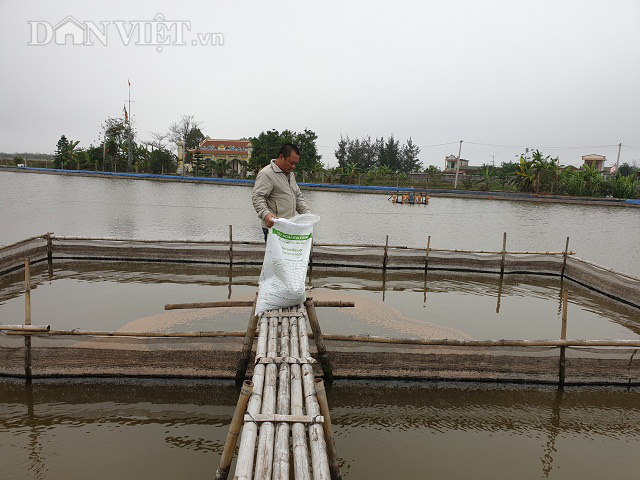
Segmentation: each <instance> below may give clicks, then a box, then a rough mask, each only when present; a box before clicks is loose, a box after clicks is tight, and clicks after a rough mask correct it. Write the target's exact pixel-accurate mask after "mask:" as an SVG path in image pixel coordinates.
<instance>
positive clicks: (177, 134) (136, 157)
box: [54, 115, 640, 198]
mask: <svg viewBox="0 0 640 480" xmlns="http://www.w3.org/2000/svg"><path fill="white" fill-rule="evenodd" d="M201 126H202V124H201V122H199V121H197V120H195V119H194V117H193V116H192V115H183V116H182V117H181V118H180V120H179V121H178V122H175V123H173V124H171V125H170V127H169V129H168V131H167V132H166V133H152V134H151V139H148V140H145V141H142V140H139V139H138V137H137V133H136V131H135V128H132V126H131V125H130V124H129V123H127V122H125V121H124V120H123V119H120V118H111V117H109V118H107V120H106V121H105V123H104V124H103V125H102V135H101V137H102V138H103V140H102V141H101V142H100V143H99V144H98V145H90V146H89V147H87V148H80V147H79V142H78V141H75V140H71V139H68V138H67V137H66V136H65V135H63V136H62V137H61V138H60V140H59V141H58V144H57V146H56V153H55V155H54V165H55V167H56V168H72V169H75V168H77V169H87V170H107V171H135V172H151V173H175V172H176V170H177V167H178V161H179V160H181V159H178V158H177V157H176V155H175V154H174V153H173V152H172V147H171V146H172V145H175V144H177V143H178V142H181V143H183V144H184V145H185V146H186V149H187V153H186V164H188V165H191V167H192V173H191V174H192V175H209V174H211V175H214V174H215V175H216V176H218V177H224V176H236V175H237V174H236V173H235V172H233V171H231V170H230V163H231V162H230V161H229V160H227V159H216V160H206V159H205V157H204V154H203V152H201V151H200V150H199V146H200V143H201V142H202V141H203V140H204V139H205V138H206V137H205V135H204V134H203V132H202V130H201ZM129 138H130V139H131V158H132V162H131V164H130V163H129V155H128V141H129ZM317 139H318V136H317V135H316V133H315V132H314V131H312V130H310V129H304V130H303V131H302V132H295V131H292V130H283V131H278V130H275V129H272V130H267V131H262V132H261V133H260V134H258V135H257V136H254V137H249V138H248V139H247V140H249V141H250V142H251V145H252V154H251V156H250V158H249V160H248V161H247V162H245V161H243V160H241V163H243V164H244V168H245V169H246V171H247V172H251V173H253V174H254V175H255V174H257V172H258V171H259V170H260V169H261V168H262V167H264V166H265V165H268V164H269V162H270V161H271V159H273V158H276V156H277V154H278V150H279V149H280V146H281V145H283V144H284V143H294V144H296V145H297V146H298V147H299V148H300V151H301V156H300V162H299V163H298V165H297V168H296V171H297V172H298V176H299V177H302V180H303V181H304V180H308V181H316V182H326V183H336V182H337V183H347V184H354V183H362V184H368V185H373V184H377V185H394V184H395V185H397V186H400V185H401V184H403V185H405V186H410V185H413V184H417V183H418V181H417V180H416V178H420V179H423V180H424V181H425V183H424V186H425V187H427V188H429V187H430V188H433V187H437V186H445V187H448V188H450V187H451V185H450V182H446V181H445V179H444V172H442V171H441V170H440V169H439V168H437V167H435V166H428V167H426V168H425V167H424V166H423V164H422V161H421V160H420V159H419V154H420V148H419V147H418V146H417V145H415V144H414V143H413V141H412V139H411V138H409V139H407V140H406V141H405V142H404V143H400V141H399V140H397V139H396V138H395V137H394V135H390V136H389V137H388V138H386V139H385V138H384V137H380V138H372V137H370V136H367V137H364V138H350V137H348V136H346V137H341V138H340V140H339V141H338V144H337V147H336V149H335V150H334V155H335V158H336V159H337V161H338V166H337V167H329V166H325V165H324V164H323V163H322V156H321V155H320V154H319V153H318V147H317V144H316V142H317ZM188 150H192V152H189V151H188ZM638 170H639V169H638V167H637V166H636V165H635V164H631V165H629V164H626V163H625V164H623V165H622V166H620V168H619V169H618V171H617V172H615V174H614V175H609V176H607V177H605V176H604V175H603V174H602V172H600V171H598V170H597V169H596V168H595V167H590V166H588V165H585V166H583V167H582V168H580V169H578V168H575V167H571V166H566V167H565V166H563V165H561V164H560V159H559V158H558V157H555V158H552V157H550V156H548V155H547V156H545V155H544V154H543V153H542V152H540V151H539V150H533V149H532V150H529V149H527V150H526V151H525V152H524V153H522V154H521V155H520V156H519V158H518V159H517V160H516V161H515V162H504V163H502V164H501V165H500V166H498V167H495V166H493V165H483V166H482V167H480V168H479V169H477V170H476V171H475V173H471V172H466V173H467V174H466V175H461V176H460V183H461V186H462V187H463V188H465V189H479V190H485V191H489V190H502V191H514V192H529V193H543V194H556V195H572V196H601V197H606V196H612V197H616V198H637V197H639V196H640V181H639V180H638ZM416 174H419V175H418V176H416ZM420 185H422V184H420Z"/></svg>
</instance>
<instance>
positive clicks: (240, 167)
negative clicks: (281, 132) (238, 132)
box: [178, 137, 252, 177]
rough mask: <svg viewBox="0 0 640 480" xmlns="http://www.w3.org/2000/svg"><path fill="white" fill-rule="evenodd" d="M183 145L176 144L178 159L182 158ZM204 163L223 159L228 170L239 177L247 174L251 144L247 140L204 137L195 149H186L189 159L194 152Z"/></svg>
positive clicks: (180, 143)
mask: <svg viewBox="0 0 640 480" xmlns="http://www.w3.org/2000/svg"><path fill="white" fill-rule="evenodd" d="M183 149H184V144H183V143H182V142H179V143H178V158H182V153H183ZM198 151H199V152H200V155H201V156H202V158H203V159H204V161H205V162H209V161H216V160H219V159H225V160H228V161H229V165H230V166H229V169H230V170H231V171H232V172H234V173H236V174H237V175H238V176H240V177H244V176H245V175H246V173H247V164H248V163H249V159H250V158H251V151H252V147H251V142H250V141H249V140H242V139H241V140H229V139H214V138H209V137H206V138H205V139H204V140H202V141H201V142H200V144H199V145H198V147H197V148H188V149H187V152H188V153H190V154H191V158H193V155H194V154H196V152H198Z"/></svg>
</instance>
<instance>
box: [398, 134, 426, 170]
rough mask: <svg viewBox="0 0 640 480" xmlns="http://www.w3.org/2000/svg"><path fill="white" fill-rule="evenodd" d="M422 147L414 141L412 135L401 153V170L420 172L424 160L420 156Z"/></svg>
mask: <svg viewBox="0 0 640 480" xmlns="http://www.w3.org/2000/svg"><path fill="white" fill-rule="evenodd" d="M419 154H420V147H418V146H417V145H415V144H414V143H413V140H411V137H409V139H408V140H407V142H406V143H405V144H404V145H403V146H402V152H401V155H400V171H401V172H404V173H413V172H419V171H420V170H422V162H421V161H420V159H419V158H418V155H419Z"/></svg>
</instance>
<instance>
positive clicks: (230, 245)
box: [229, 225, 233, 265]
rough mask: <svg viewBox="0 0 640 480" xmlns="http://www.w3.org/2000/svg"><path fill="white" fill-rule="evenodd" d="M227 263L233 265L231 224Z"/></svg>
mask: <svg viewBox="0 0 640 480" xmlns="http://www.w3.org/2000/svg"><path fill="white" fill-rule="evenodd" d="M229 265H233V225H229Z"/></svg>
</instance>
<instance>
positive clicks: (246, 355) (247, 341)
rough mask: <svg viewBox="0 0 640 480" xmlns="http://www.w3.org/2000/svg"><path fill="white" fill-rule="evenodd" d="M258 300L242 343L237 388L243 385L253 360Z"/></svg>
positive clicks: (254, 305) (254, 303) (237, 372)
mask: <svg viewBox="0 0 640 480" xmlns="http://www.w3.org/2000/svg"><path fill="white" fill-rule="evenodd" d="M256 301H257V296H256V300H254V302H253V308H252V310H251V316H250V317H249V324H248V325H247V333H246V334H245V336H244V342H243V343H242V354H241V357H240V361H239V362H238V370H237V371H236V386H239V385H242V383H243V382H244V378H245V376H246V375H247V367H248V366H249V360H250V358H251V348H252V347H253V339H254V337H255V335H256V328H257V327H258V316H257V315H256V314H255V313H256Z"/></svg>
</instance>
